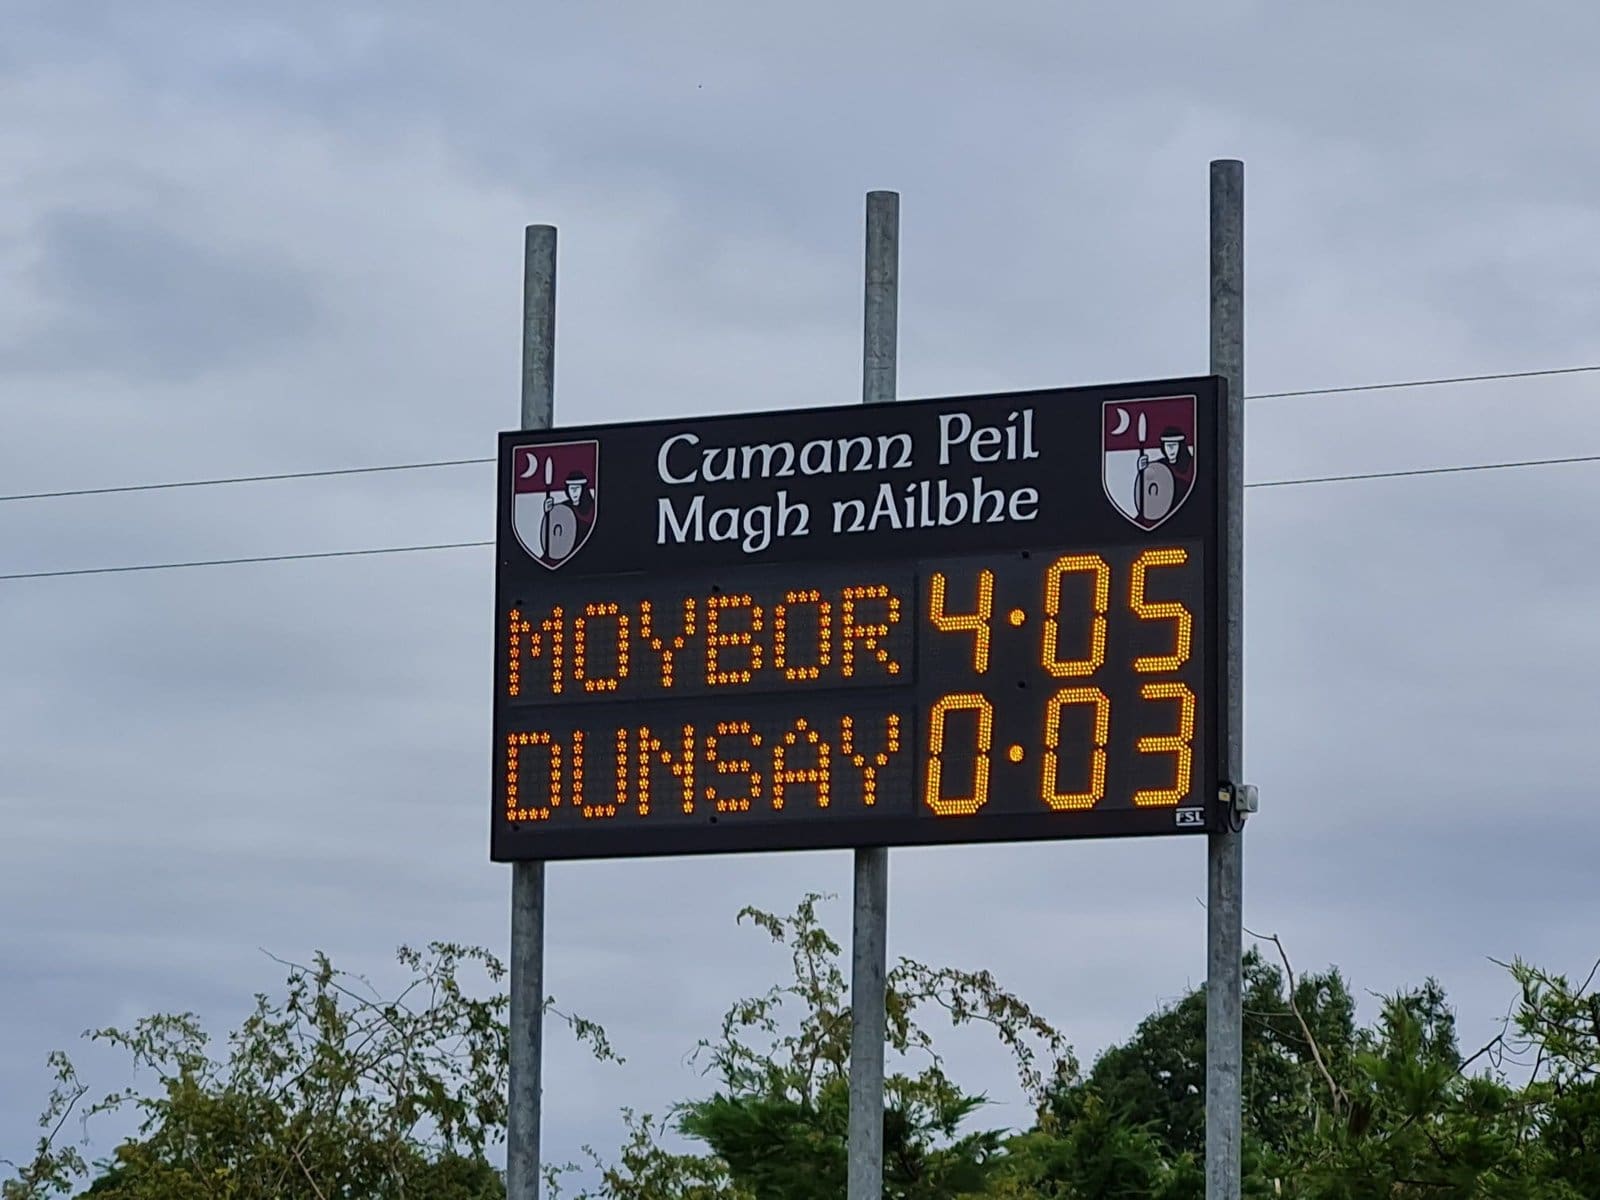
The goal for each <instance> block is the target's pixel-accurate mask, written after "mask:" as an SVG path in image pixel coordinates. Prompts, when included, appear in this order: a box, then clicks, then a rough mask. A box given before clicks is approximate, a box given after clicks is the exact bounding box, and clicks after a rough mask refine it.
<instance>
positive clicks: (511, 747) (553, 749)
mask: <svg viewBox="0 0 1600 1200" xmlns="http://www.w3.org/2000/svg"><path fill="white" fill-rule="evenodd" d="M529 746H543V747H544V750H545V766H546V769H547V772H548V780H549V788H550V790H549V792H548V793H547V800H546V804H545V806H544V807H543V808H529V807H527V791H526V790H525V789H524V788H523V787H522V781H521V778H520V776H521V774H522V766H523V764H522V752H523V751H524V750H525V749H527V748H528V747H529ZM560 804H561V743H560V742H558V741H556V740H555V739H554V738H553V737H551V736H550V735H549V734H548V733H511V734H507V735H506V816H507V817H508V818H509V819H510V820H513V821H548V820H549V819H550V810H551V809H553V808H556V807H558V806H559V805H560Z"/></svg>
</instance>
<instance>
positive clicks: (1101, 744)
mask: <svg viewBox="0 0 1600 1200" xmlns="http://www.w3.org/2000/svg"><path fill="white" fill-rule="evenodd" d="M1069 704H1092V705H1094V746H1093V748H1092V749H1091V750H1090V752H1089V787H1088V789H1087V790H1086V791H1082V792H1063V791H1061V790H1060V787H1061V773H1060V772H1061V764H1060V757H1061V756H1060V750H1061V710H1062V709H1063V708H1065V707H1066V706H1067V705H1069ZM1110 740H1111V701H1110V700H1109V699H1108V698H1107V697H1106V694H1105V693H1104V692H1102V691H1101V690H1100V689H1099V688H1093V687H1076V688H1062V689H1061V690H1060V691H1059V692H1057V693H1056V694H1055V695H1054V696H1051V697H1050V703H1049V704H1047V705H1046V706H1045V710H1044V765H1043V767H1042V769H1041V774H1040V777H1039V796H1040V798H1041V799H1042V800H1043V801H1044V802H1045V803H1046V804H1048V805H1049V806H1050V807H1051V808H1053V809H1055V810H1056V811H1057V812H1073V811H1077V810H1082V809H1085V808H1093V807H1094V806H1095V805H1096V804H1099V803H1100V801H1101V800H1102V799H1104V798H1105V794H1106V743H1107V742H1108V741H1110Z"/></svg>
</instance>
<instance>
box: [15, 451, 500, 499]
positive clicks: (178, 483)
mask: <svg viewBox="0 0 1600 1200" xmlns="http://www.w3.org/2000/svg"><path fill="white" fill-rule="evenodd" d="M492 462H494V459H492V458H441V459H437V460H434V461H432V462H415V463H390V464H388V465H386V466H378V467H335V468H333V469H331V470H326V471H281V472H278V473H277V474H273V475H232V476H227V477H224V478H220V479H177V480H172V481H169V482H166V483H126V484H122V485H120V486H118V487H93V488H70V489H68V490H66V491H60V492H18V493H17V494H15V495H12V496H0V502H4V501H7V500H59V499H61V498H62V497H63V496H109V495H111V494H112V493H114V492H155V491H161V490H163V489H167V488H194V487H216V486H218V485H219V484H225V483H269V482H272V481H275V480H279V479H322V478H325V477H326V476H329V475H373V474H376V473H378V472H380V471H423V470H427V469H428V468H430V467H465V466H469V465H473V466H475V465H478V464H481V463H492Z"/></svg>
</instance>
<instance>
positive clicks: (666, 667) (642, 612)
mask: <svg viewBox="0 0 1600 1200" xmlns="http://www.w3.org/2000/svg"><path fill="white" fill-rule="evenodd" d="M694 626H695V621H694V597H693V596H685V597H684V598H683V622H682V625H681V630H682V632H680V633H679V634H678V635H677V636H676V637H673V638H671V639H665V638H661V637H659V636H657V634H656V629H655V606H654V605H652V604H651V603H650V601H648V600H641V601H640V602H639V637H640V638H641V639H642V640H643V641H644V643H645V644H646V645H648V646H649V647H650V649H652V650H654V651H655V652H656V654H658V655H659V656H660V658H661V686H662V687H664V688H670V687H671V686H672V683H673V674H674V672H675V670H676V667H677V662H676V656H677V653H678V651H680V650H682V649H683V648H684V646H685V645H687V644H688V641H689V639H690V638H692V637H693V636H694Z"/></svg>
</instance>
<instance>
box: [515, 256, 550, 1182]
mask: <svg viewBox="0 0 1600 1200" xmlns="http://www.w3.org/2000/svg"><path fill="white" fill-rule="evenodd" d="M555 366H556V230H555V226H553V225H530V226H528V230H527V240H526V242H525V244H524V248H523V266H522V428H523V429H549V428H550V426H551V424H552V423H553V422H554V420H555ZM507 1033H508V1038H509V1041H510V1047H509V1049H510V1074H509V1078H508V1080H507V1089H508V1096H507V1106H506V1200H538V1196H539V1098H540V1097H539V1092H540V1082H541V1080H540V1076H541V1073H542V1065H543V1058H544V863H542V862H515V863H512V864H511V1015H510V1028H509V1029H508V1031H507Z"/></svg>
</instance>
